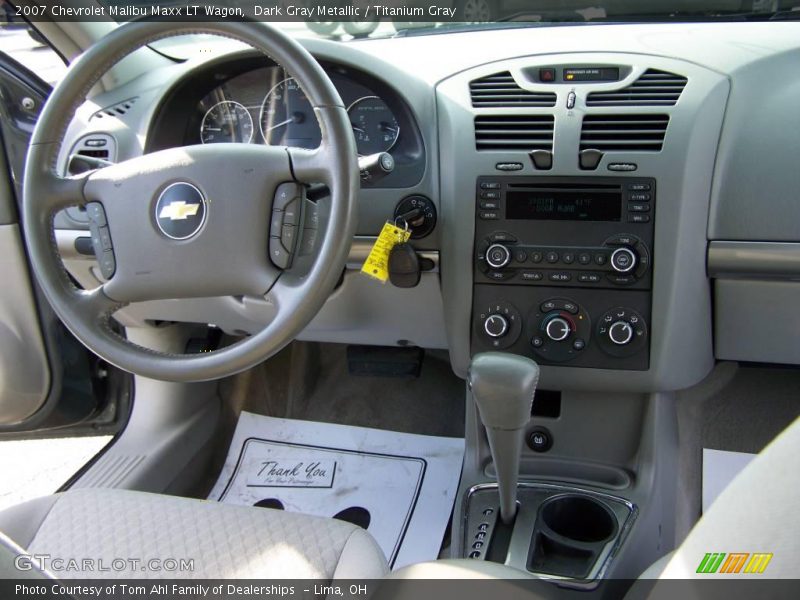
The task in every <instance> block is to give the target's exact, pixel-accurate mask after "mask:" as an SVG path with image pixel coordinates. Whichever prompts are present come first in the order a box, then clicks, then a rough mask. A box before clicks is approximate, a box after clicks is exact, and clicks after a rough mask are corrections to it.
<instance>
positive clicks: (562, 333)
mask: <svg viewBox="0 0 800 600" xmlns="http://www.w3.org/2000/svg"><path fill="white" fill-rule="evenodd" d="M544 331H545V333H546V334H547V337H549V338H550V339H551V340H553V341H554V342H561V341H563V340H565V339H567V338H568V337H569V334H570V333H572V328H571V327H570V325H569V323H568V322H567V320H566V319H562V318H561V317H556V318H554V319H550V321H548V323H547V326H546V327H545V328H544Z"/></svg>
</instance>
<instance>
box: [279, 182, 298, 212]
mask: <svg viewBox="0 0 800 600" xmlns="http://www.w3.org/2000/svg"><path fill="white" fill-rule="evenodd" d="M302 195H303V190H302V187H301V186H300V185H299V184H297V183H291V182H286V183H282V184H280V185H279V186H278V187H277V189H276V190H275V197H274V198H273V199H272V210H273V211H283V210H285V209H286V207H287V206H288V205H289V203H291V202H292V200H295V199H297V198H300V197H301V196H302Z"/></svg>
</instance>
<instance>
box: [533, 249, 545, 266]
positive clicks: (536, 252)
mask: <svg viewBox="0 0 800 600" xmlns="http://www.w3.org/2000/svg"><path fill="white" fill-rule="evenodd" d="M542 258H544V256H543V255H542V253H541V252H540V251H539V250H534V251H533V252H531V262H534V263H540V262H542Z"/></svg>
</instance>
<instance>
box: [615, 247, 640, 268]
mask: <svg viewBox="0 0 800 600" xmlns="http://www.w3.org/2000/svg"><path fill="white" fill-rule="evenodd" d="M635 266H636V253H635V252H634V251H633V250H631V249H630V248H617V249H616V250H614V252H612V253H611V268H612V269H614V270H615V271H616V272H617V273H627V272H629V271H632V270H633V268H634V267H635Z"/></svg>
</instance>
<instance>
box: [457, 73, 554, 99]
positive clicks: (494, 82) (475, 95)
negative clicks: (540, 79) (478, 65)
mask: <svg viewBox="0 0 800 600" xmlns="http://www.w3.org/2000/svg"><path fill="white" fill-rule="evenodd" d="M469 93H470V96H471V97H472V106H473V107H475V108H504V107H513V108H519V107H521V106H529V107H544V108H549V107H553V106H555V105H556V95H555V94H554V93H552V92H529V91H527V90H523V89H522V88H521V87H519V86H518V85H517V83H516V82H515V81H514V78H513V77H512V76H511V73H509V72H508V71H504V72H503V73H495V74H494V75H489V76H487V77H482V78H481V79H476V80H474V81H471V82H470V84H469Z"/></svg>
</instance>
